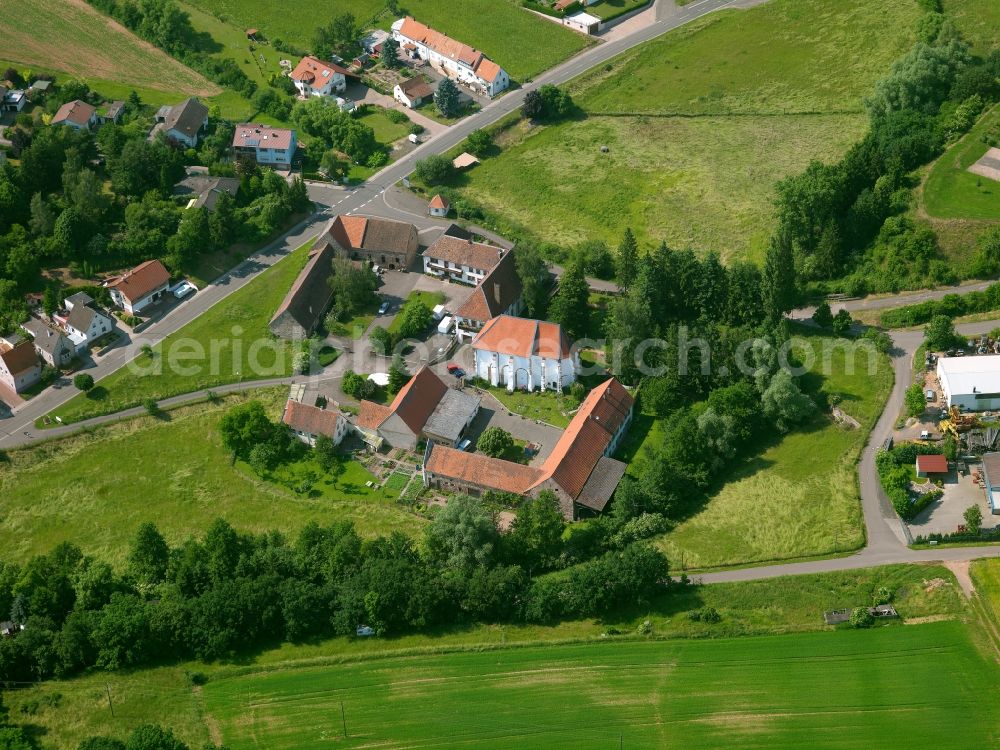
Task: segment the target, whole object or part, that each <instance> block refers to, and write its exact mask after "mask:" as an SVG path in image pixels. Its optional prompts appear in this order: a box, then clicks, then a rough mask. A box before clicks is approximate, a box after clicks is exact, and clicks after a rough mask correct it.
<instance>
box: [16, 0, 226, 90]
mask: <svg viewBox="0 0 1000 750" xmlns="http://www.w3.org/2000/svg"><path fill="white" fill-rule="evenodd" d="M0 60H5V61H10V62H12V63H14V64H15V65H16V66H17V67H19V68H20V67H25V66H27V67H32V68H37V69H39V70H41V69H44V70H53V71H56V72H59V73H63V74H70V75H72V76H73V77H74V78H82V79H84V80H88V81H89V80H90V79H97V81H114V82H116V83H118V84H119V85H121V86H123V87H126V91H125V93H126V94H127V93H128V91H127V87H137V88H143V89H153V90H156V91H162V92H169V93H170V94H171V95H172V98H173V99H174V100H176V99H177V98H182V97H184V96H202V97H211V96H214V95H216V94H219V93H221V92H222V89H221V88H220V87H219V86H217V85H216V84H214V83H212V82H211V81H209V80H208V79H206V78H205V77H204V76H202V75H201V74H199V73H196V72H195V71H193V70H191V69H190V68H188V67H186V66H185V65H183V64H181V63H179V62H178V61H176V60H175V59H173V58H172V57H170V56H169V55H167V54H166V53H165V52H162V51H161V50H159V49H157V48H156V47H154V46H153V45H151V44H149V43H147V42H144V41H142V40H141V39H139V38H138V37H137V36H135V35H134V34H133V33H132V32H131V31H129V30H128V29H126V28H124V27H123V26H121V25H120V24H118V23H116V22H115V21H112V20H111V19H109V18H107V17H105V16H103V15H101V13H99V12H98V11H96V10H94V9H93V8H91V7H90V6H89V5H87V4H86V3H85V2H84V1H83V0H53V1H45V2H43V1H42V0H7V1H6V2H5V3H4V8H3V13H0ZM94 87H95V88H98V89H100V85H99V84H98V83H95V84H94ZM122 98H124V97H122Z"/></svg>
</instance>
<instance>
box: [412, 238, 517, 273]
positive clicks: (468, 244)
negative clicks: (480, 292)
mask: <svg viewBox="0 0 1000 750" xmlns="http://www.w3.org/2000/svg"><path fill="white" fill-rule="evenodd" d="M507 252H508V251H506V250H504V249H503V248H502V247H495V246H493V245H487V244H485V243H482V242H473V241H472V238H471V237H469V236H468V235H466V237H464V238H463V237H456V236H454V235H451V234H449V233H448V232H447V231H446V232H445V233H444V234H442V235H441V236H440V237H438V238H437V239H436V240H435V241H434V242H433V243H432V244H431V246H430V247H428V248H427V249H426V250H424V252H423V256H422V257H423V259H424V273H426V274H430V275H431V276H437V277H438V278H447V279H449V280H451V281H457V282H460V283H462V284H469V285H471V286H476V285H477V284H480V283H481V282H482V281H483V279H485V278H486V275H487V274H488V273H489V272H490V271H492V270H493V269H494V268H495V267H496V265H497V264H498V263H499V262H500V261H501V259H502V258H503V256H504V255H505V254H506V253H507Z"/></svg>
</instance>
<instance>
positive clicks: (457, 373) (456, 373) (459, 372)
mask: <svg viewBox="0 0 1000 750" xmlns="http://www.w3.org/2000/svg"><path fill="white" fill-rule="evenodd" d="M451 374H452V375H454V376H455V377H456V378H458V379H459V380H461V379H462V378H464V377H465V370H463V369H462V368H459V369H457V370H455V371H454V372H452V373H451Z"/></svg>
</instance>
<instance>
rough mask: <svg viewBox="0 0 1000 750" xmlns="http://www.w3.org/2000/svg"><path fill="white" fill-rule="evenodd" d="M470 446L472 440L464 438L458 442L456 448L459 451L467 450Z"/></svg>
mask: <svg viewBox="0 0 1000 750" xmlns="http://www.w3.org/2000/svg"><path fill="white" fill-rule="evenodd" d="M471 447H472V441H471V440H469V439H468V438H466V439H465V440H463V441H462V442H461V443H459V444H458V449H459V450H460V451H467V450H469V449H470V448H471Z"/></svg>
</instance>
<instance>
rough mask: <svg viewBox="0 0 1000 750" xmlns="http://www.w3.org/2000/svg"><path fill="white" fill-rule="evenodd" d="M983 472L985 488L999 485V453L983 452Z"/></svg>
mask: <svg viewBox="0 0 1000 750" xmlns="http://www.w3.org/2000/svg"><path fill="white" fill-rule="evenodd" d="M983 472H984V473H985V474H986V489H987V490H989V489H990V488H991V487H1000V453H984V454H983Z"/></svg>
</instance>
